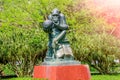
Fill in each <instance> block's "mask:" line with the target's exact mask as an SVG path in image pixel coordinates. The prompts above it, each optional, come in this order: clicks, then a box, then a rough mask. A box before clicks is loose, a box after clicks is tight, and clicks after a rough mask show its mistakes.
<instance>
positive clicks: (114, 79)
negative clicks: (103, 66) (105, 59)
mask: <svg viewBox="0 0 120 80" xmlns="http://www.w3.org/2000/svg"><path fill="white" fill-rule="evenodd" d="M92 80H120V75H93V76H92Z"/></svg>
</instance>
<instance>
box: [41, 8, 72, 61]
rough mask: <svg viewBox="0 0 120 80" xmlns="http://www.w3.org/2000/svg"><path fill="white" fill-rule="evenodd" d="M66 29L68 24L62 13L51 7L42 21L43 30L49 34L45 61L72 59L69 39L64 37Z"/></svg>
mask: <svg viewBox="0 0 120 80" xmlns="http://www.w3.org/2000/svg"><path fill="white" fill-rule="evenodd" d="M67 29H68V25H67V23H66V18H65V16H64V14H62V13H61V12H60V11H59V10H58V9H57V8H55V9H53V11H52V12H51V14H50V15H49V16H48V20H46V21H44V22H43V30H44V31H45V32H46V33H48V36H49V42H48V50H47V53H46V57H45V61H51V60H73V59H74V57H73V53H72V49H71V48H70V44H69V41H68V40H67V38H66V30H67Z"/></svg>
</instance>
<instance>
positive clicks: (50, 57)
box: [45, 47, 53, 61]
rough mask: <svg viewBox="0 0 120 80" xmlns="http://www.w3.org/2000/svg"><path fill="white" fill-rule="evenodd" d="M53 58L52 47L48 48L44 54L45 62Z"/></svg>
mask: <svg viewBox="0 0 120 80" xmlns="http://www.w3.org/2000/svg"><path fill="white" fill-rule="evenodd" d="M52 56H53V48H52V47H48V50H47V53H46V57H45V61H49V60H51V59H52Z"/></svg>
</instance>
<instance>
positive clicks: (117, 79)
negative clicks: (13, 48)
mask: <svg viewBox="0 0 120 80" xmlns="http://www.w3.org/2000/svg"><path fill="white" fill-rule="evenodd" d="M2 80H43V79H33V78H11V79H2ZM91 80H120V75H92V79H91Z"/></svg>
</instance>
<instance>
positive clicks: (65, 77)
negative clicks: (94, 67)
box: [33, 64, 91, 80]
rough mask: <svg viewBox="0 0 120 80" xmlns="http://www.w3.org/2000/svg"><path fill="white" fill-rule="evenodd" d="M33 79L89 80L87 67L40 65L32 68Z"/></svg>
mask: <svg viewBox="0 0 120 80" xmlns="http://www.w3.org/2000/svg"><path fill="white" fill-rule="evenodd" d="M33 77H34V78H41V79H48V80H90V77H91V75H90V71H89V67H88V65H81V64H77V65H75V64H74V65H72V64H71V65H53V66H52V65H40V66H34V74H33Z"/></svg>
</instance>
